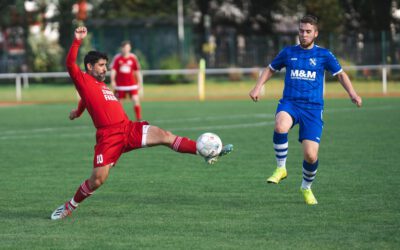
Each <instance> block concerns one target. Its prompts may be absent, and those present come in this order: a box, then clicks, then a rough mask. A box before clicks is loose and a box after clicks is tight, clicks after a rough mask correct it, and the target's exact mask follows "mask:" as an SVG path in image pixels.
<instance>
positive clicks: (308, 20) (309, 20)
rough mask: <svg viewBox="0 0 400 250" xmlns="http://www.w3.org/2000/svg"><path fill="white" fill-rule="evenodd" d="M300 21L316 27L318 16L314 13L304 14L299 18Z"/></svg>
mask: <svg viewBox="0 0 400 250" xmlns="http://www.w3.org/2000/svg"><path fill="white" fill-rule="evenodd" d="M300 23H309V24H311V25H314V26H315V27H316V28H317V29H318V17H316V16H314V15H305V16H303V17H302V18H301V19H300Z"/></svg>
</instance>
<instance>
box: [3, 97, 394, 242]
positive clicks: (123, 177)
mask: <svg viewBox="0 0 400 250" xmlns="http://www.w3.org/2000/svg"><path fill="white" fill-rule="evenodd" d="M74 107H75V104H73V103H69V104H46V105H23V106H13V107H2V108H0V117H2V119H1V122H0V147H1V150H0V156H1V159H2V163H1V167H0V186H1V188H0V222H1V227H0V249H143V248H145V249H398V247H399V246H400V195H399V191H398V189H399V186H400V185H399V184H400V179H399V176H400V168H399V162H400V146H399V141H400V129H399V127H400V108H399V107H400V98H376V99H374V98H365V99H364V107H363V108H361V109H356V108H355V107H354V106H353V105H352V104H351V103H350V102H349V100H347V99H329V100H327V101H326V111H325V116H324V119H325V129H324V134H323V138H322V145H321V150H320V168H319V172H318V174H317V179H316V181H315V183H314V186H313V188H314V192H315V194H316V196H317V198H318V201H319V203H320V204H318V205H317V206H313V207H309V206H306V205H305V204H304V203H303V200H302V197H301V194H300V192H299V186H300V182H301V178H302V177H301V162H302V154H301V147H300V144H299V143H297V132H298V129H297V127H296V128H294V129H293V131H292V132H291V134H290V136H289V139H290V141H289V143H290V144H289V145H290V146H289V159H288V162H287V164H288V171H289V176H288V178H287V179H286V180H285V181H283V183H281V184H279V185H267V184H266V182H265V179H266V177H267V176H268V175H269V174H270V173H271V172H272V171H273V169H274V165H275V160H274V154H273V150H272V130H273V113H274V110H275V107H276V101H271V100H263V101H261V102H259V103H257V104H255V103H252V102H250V101H244V100H237V101H207V102H204V103H199V102H196V101H185V102H183V101H180V102H144V103H143V109H144V111H143V112H144V117H145V118H146V119H147V120H149V121H150V122H151V123H153V124H157V125H159V126H160V127H163V128H166V129H170V130H171V131H173V132H175V133H177V134H180V135H183V136H189V137H191V138H196V137H197V136H198V135H199V134H200V133H202V132H205V131H213V132H216V133H218V134H219V135H220V136H221V138H222V139H223V141H225V142H226V143H228V142H229V143H233V144H234V145H235V152H234V153H232V154H231V155H229V156H228V157H226V158H223V159H221V161H220V162H218V164H216V165H214V166H207V165H205V163H204V162H203V160H202V159H201V158H199V157H195V156H191V155H179V154H176V153H174V152H173V151H171V150H170V149H168V148H163V147H160V148H151V149H144V150H137V151H133V152H130V153H128V154H125V155H123V156H122V158H121V159H120V161H119V163H118V165H117V166H116V167H115V168H114V169H112V171H111V174H110V177H109V179H108V180H107V183H106V184H105V185H104V186H103V187H101V188H100V189H99V190H98V191H97V192H96V193H95V194H94V195H93V196H92V197H90V198H89V199H88V200H86V201H85V202H84V203H82V204H81V205H80V207H79V209H78V210H77V211H76V212H75V213H74V215H73V216H72V217H71V218H67V219H66V220H63V221H55V222H54V221H51V220H50V219H49V216H50V214H51V212H52V211H53V210H54V209H55V208H56V207H58V206H59V205H60V204H61V203H62V202H65V201H66V200H67V199H69V198H71V196H72V195H73V193H74V192H75V190H76V188H77V187H78V185H80V183H81V182H82V181H83V180H84V179H85V178H87V177H88V176H89V174H90V172H91V168H92V167H91V162H92V151H93V145H94V133H95V130H94V128H93V127H92V124H91V121H90V119H89V117H88V115H87V113H86V114H85V115H83V117H82V118H81V119H78V120H76V121H73V122H71V121H69V120H68V119H67V116H68V113H69V111H70V110H71V109H72V108H74ZM125 108H126V110H127V111H128V113H129V115H130V116H131V117H132V116H133V114H132V111H131V109H130V107H129V106H128V105H126V106H125Z"/></svg>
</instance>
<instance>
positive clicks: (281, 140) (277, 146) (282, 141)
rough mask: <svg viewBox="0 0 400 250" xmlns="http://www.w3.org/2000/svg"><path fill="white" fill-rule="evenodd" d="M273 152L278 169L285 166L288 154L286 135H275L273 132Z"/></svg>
mask: <svg viewBox="0 0 400 250" xmlns="http://www.w3.org/2000/svg"><path fill="white" fill-rule="evenodd" d="M273 142H274V150H275V157H276V164H277V166H278V168H281V167H285V166H286V159H287V154H288V146H289V144H288V133H282V134H281V133H277V132H275V131H274V139H273Z"/></svg>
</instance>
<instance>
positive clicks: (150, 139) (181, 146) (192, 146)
mask: <svg viewBox="0 0 400 250" xmlns="http://www.w3.org/2000/svg"><path fill="white" fill-rule="evenodd" d="M145 140H146V142H145V145H146V146H149V147H151V146H157V145H164V146H167V147H170V148H171V149H172V150H174V151H176V152H179V153H186V154H194V155H195V154H197V148H196V142H195V141H194V140H191V139H189V138H186V137H181V136H177V135H174V134H172V133H171V132H169V131H166V130H164V129H161V128H159V127H156V126H150V127H149V129H148V132H147V134H146V139H145ZM232 150H233V145H232V144H228V145H225V146H224V147H223V149H222V150H221V153H220V154H219V155H218V156H216V157H214V158H213V159H206V162H207V163H209V164H213V163H215V162H216V161H217V159H218V157H221V156H224V155H227V154H228V153H230V152H231V151H232Z"/></svg>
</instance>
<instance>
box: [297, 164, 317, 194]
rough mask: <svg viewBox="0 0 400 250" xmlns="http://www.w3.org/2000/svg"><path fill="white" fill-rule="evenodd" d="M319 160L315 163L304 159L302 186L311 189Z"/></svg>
mask: <svg viewBox="0 0 400 250" xmlns="http://www.w3.org/2000/svg"><path fill="white" fill-rule="evenodd" d="M317 168H318V160H317V161H316V162H315V163H312V164H311V163H308V162H306V161H303V182H302V183H301V188H303V189H310V188H311V185H312V182H313V181H314V179H315V175H316V174H317Z"/></svg>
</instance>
